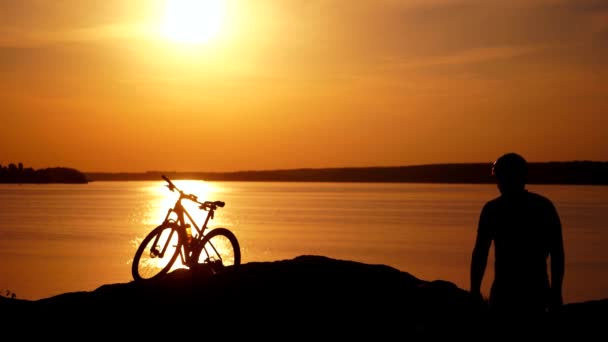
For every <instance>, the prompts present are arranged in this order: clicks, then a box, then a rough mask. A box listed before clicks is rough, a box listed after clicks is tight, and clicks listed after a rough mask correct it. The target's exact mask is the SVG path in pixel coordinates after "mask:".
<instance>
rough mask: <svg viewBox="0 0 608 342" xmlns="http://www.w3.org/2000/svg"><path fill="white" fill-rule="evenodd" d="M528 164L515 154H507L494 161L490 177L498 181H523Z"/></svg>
mask: <svg viewBox="0 0 608 342" xmlns="http://www.w3.org/2000/svg"><path fill="white" fill-rule="evenodd" d="M527 172H528V163H527V162H526V160H525V159H524V157H522V156H520V155H519V154H517V153H513V152H511V153H507V154H504V155H502V156H501V157H500V158H498V159H496V161H495V162H494V164H493V165H492V175H493V176H495V177H497V178H498V179H524V178H525V176H526V173H527Z"/></svg>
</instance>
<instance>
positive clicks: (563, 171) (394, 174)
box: [87, 161, 608, 185]
mask: <svg viewBox="0 0 608 342" xmlns="http://www.w3.org/2000/svg"><path fill="white" fill-rule="evenodd" d="M528 166H529V173H528V180H529V183H530V184H578V185H608V162H599V161H568V162H533V163H530V164H529V165H528ZM161 174H164V175H166V176H168V177H170V178H172V179H200V180H207V181H262V182H275V181H279V182H395V183H462V184H467V183H468V184H487V183H494V181H495V180H494V178H493V177H492V175H491V164H490V163H460V164H429V165H413V166H394V167H350V168H320V169H287V170H260V171H236V172H175V171H167V172H161V171H148V172H143V173H102V172H98V173H88V174H87V176H88V177H89V179H90V180H92V181H110V180H114V181H119V180H125V181H126V180H161Z"/></svg>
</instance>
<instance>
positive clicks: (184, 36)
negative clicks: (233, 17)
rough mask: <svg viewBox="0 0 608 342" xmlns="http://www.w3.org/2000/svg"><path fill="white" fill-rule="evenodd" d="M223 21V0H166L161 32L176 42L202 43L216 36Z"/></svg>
mask: <svg viewBox="0 0 608 342" xmlns="http://www.w3.org/2000/svg"><path fill="white" fill-rule="evenodd" d="M223 21H224V1H223V0H167V2H166V8H165V13H164V20H163V23H162V28H161V34H162V36H163V37H164V38H166V39H168V40H170V41H173V42H177V43H184V44H203V43H207V42H209V41H211V40H213V39H214V38H216V37H217V35H218V34H219V32H220V30H221V28H222V24H223Z"/></svg>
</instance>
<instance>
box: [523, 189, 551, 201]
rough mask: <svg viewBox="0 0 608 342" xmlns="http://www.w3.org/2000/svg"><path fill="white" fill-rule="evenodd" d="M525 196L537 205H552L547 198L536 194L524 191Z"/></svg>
mask: <svg viewBox="0 0 608 342" xmlns="http://www.w3.org/2000/svg"><path fill="white" fill-rule="evenodd" d="M526 195H527V196H528V199H529V200H531V201H535V202H538V203H545V204H553V202H552V201H551V200H550V199H549V198H548V197H546V196H544V195H541V194H539V193H537V192H533V191H526Z"/></svg>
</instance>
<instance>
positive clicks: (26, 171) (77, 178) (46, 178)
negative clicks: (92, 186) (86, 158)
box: [0, 163, 88, 183]
mask: <svg viewBox="0 0 608 342" xmlns="http://www.w3.org/2000/svg"><path fill="white" fill-rule="evenodd" d="M0 183H88V178H87V176H86V175H85V174H84V173H82V172H80V171H78V170H76V169H72V168H68V167H51V168H46V169H38V170H36V169H33V168H31V167H28V168H24V167H23V163H18V164H17V165H15V164H13V163H11V164H8V166H2V165H0Z"/></svg>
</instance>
